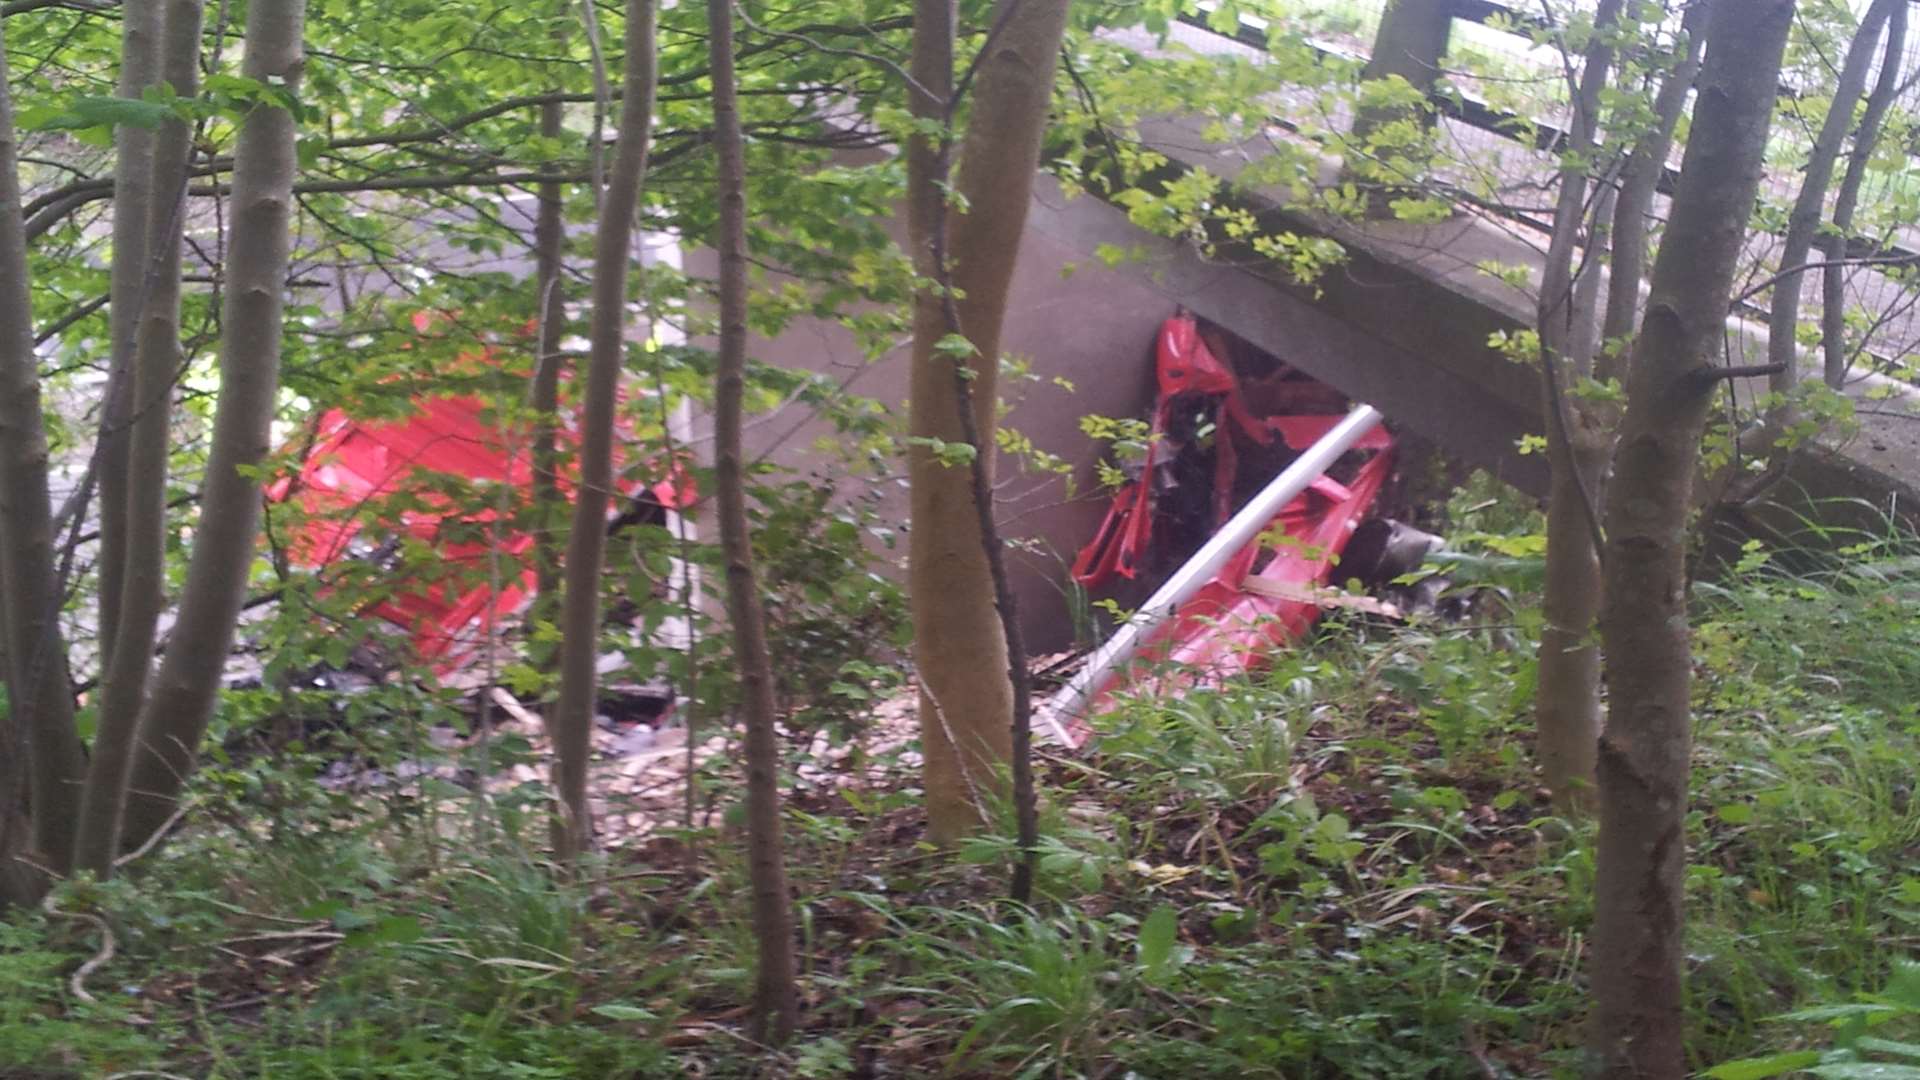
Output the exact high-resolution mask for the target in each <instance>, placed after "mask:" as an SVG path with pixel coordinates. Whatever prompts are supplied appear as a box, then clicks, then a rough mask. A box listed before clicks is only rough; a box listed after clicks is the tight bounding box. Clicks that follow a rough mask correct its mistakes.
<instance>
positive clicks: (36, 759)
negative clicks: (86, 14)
mask: <svg viewBox="0 0 1920 1080" xmlns="http://www.w3.org/2000/svg"><path fill="white" fill-rule="evenodd" d="M17 155H18V150H17V149H16V147H15V143H14V126H13V102H12V99H11V97H10V96H9V94H8V92H7V71H6V43H5V40H4V39H0V603H4V605H5V621H6V635H5V636H6V641H7V645H8V660H9V661H10V665H11V666H10V669H9V672H8V676H7V689H8V690H9V692H10V694H11V699H10V701H9V702H8V710H7V717H6V719H5V720H4V721H0V722H4V723H6V724H7V725H8V726H9V728H10V731H11V735H12V738H13V739H14V740H17V742H19V743H20V744H22V747H21V749H22V751H23V752H22V754H21V755H20V757H22V758H24V759H25V761H26V769H27V771H26V774H25V776H26V783H27V784H28V785H29V787H30V788H31V799H30V802H31V806H32V811H33V830H32V845H31V850H30V851H29V852H28V854H29V855H30V856H31V857H32V858H33V859H34V861H35V862H38V863H41V864H42V865H45V866H47V867H48V868H49V869H51V870H53V871H54V872H56V873H61V874H64V873H66V872H67V871H68V870H70V869H71V868H72V859H73V838H74V823H75V821H76V820H77V819H78V817H79V809H80V784H81V781H82V779H83V778H84V776H85V774H86V758H85V754H84V753H83V751H82V749H81V746H80V737H79V735H78V734H76V733H75V730H74V726H73V696H72V690H71V688H70V687H69V685H68V683H67V647H66V643H65V642H64V641H63V640H62V639H61V633H60V623H59V613H60V599H61V598H60V595H59V592H58V589H57V587H56V581H57V579H56V576H55V574H56V571H55V566H54V551H53V547H54V537H53V509H52V505H51V502H50V500H49V497H48V493H47V436H46V427H45V418H44V417H43V416H42V415H41V412H40V375H39V364H38V361H37V358H36V357H35V355H34V345H33V304H32V299H31V296H30V293H29V291H28V287H27V241H26V230H25V227H24V225H23V222H22V220H21V210H20V205H21V204H20V167H19V160H18V156H17ZM0 797H4V798H8V800H9V806H11V805H14V796H13V795H9V794H8V793H6V792H4V791H0Z"/></svg>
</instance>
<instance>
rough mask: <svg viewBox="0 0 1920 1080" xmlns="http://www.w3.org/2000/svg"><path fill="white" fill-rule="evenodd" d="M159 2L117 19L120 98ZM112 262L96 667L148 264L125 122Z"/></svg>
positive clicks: (149, 159) (123, 556)
mask: <svg viewBox="0 0 1920 1080" xmlns="http://www.w3.org/2000/svg"><path fill="white" fill-rule="evenodd" d="M164 11H165V5H164V4H162V3H159V2H148V3H144V4H133V5H130V6H128V7H127V8H126V9H125V11H124V12H123V13H122V16H121V22H120V88H119V94H120V96H121V97H126V98H138V97H140V96H141V95H142V94H144V93H145V92H146V91H147V89H148V88H149V87H151V86H152V85H153V84H154V82H155V81H156V80H157V79H158V78H159V77H160V63H161V61H160V52H161V47H162V45H161V43H162V41H163V40H164V33H165V31H164V29H163V27H162V25H161V24H162V20H163V19H164ZM113 144H114V169H113V265H112V268H111V278H110V284H109V286H108V290H109V293H110V295H111V296H112V300H111V306H110V307H109V308H108V350H109V352H108V356H109V359H108V362H107V387H106V396H105V404H104V406H103V407H102V408H101V410H100V445H99V450H98V454H99V463H98V465H97V466H96V467H95V471H96V475H97V476H98V483H99V487H100V556H99V570H98V572H97V574H98V577H99V601H98V612H99V614H98V618H97V621H98V623H99V625H98V626H97V627H96V628H95V630H96V633H97V640H98V642H99V651H100V670H101V671H103V672H104V671H106V670H107V669H108V668H109V667H110V666H112V664H113V648H114V646H115V645H117V644H119V637H120V604H121V602H122V600H123V599H124V598H125V596H126V572H127V555H128V553H129V551H130V550H131V544H132V537H131V536H129V535H128V533H127V513H128V511H129V509H130V507H131V503H130V501H129V499H130V496H129V492H130V491H131V490H132V484H133V478H132V476H131V475H129V472H128V470H129V469H130V468H131V466H132V461H133V450H132V432H131V430H130V429H131V422H132V417H133V411H134V405H133V400H134V396H135V394H136V393H137V391H136V389H135V387H134V381H135V378H136V376H135V374H134V363H135V359H134V354H135V353H136V352H137V351H138V349H139V339H140V311H141V308H142V307H143V300H144V297H143V296H142V294H143V293H144V292H145V286H146V275H147V269H148V260H147V240H148V236H149V234H150V232H151V230H150V229H149V228H148V222H147V219H148V218H149V217H150V216H151V215H152V211H153V177H154V173H153V166H154V161H153V147H154V132H152V131H150V130H147V129H145V128H139V127H135V126H133V125H131V124H122V125H121V126H120V127H118V128H115V129H114V133H113Z"/></svg>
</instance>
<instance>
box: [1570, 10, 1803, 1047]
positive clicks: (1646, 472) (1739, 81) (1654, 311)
mask: <svg viewBox="0 0 1920 1080" xmlns="http://www.w3.org/2000/svg"><path fill="white" fill-rule="evenodd" d="M1793 14H1794V4H1793V0H1743V2H1741V3H1737V4H1718V5H1715V10H1714V11H1713V13H1712V14H1711V15H1710V16H1709V18H1710V20H1711V25H1710V28H1709V30H1708V35H1707V55H1706V64H1705V69H1704V72H1703V74H1702V78H1701V85H1700V93H1699V100H1698V103H1697V104H1696V106H1695V108H1694V116H1693V125H1692V133H1693V134H1692V137H1691V138H1690V139H1689V140H1688V143H1687V153H1686V158H1685V161H1684V162H1683V164H1682V168H1681V175H1680V184H1679V188H1678V190H1677V191H1676V192H1675V194H1674V199H1673V207H1672V213H1671V217H1670V222H1671V223H1670V224H1669V225H1668V227H1667V235H1666V239H1665V241H1664V242H1663V243H1662V244H1661V245H1660V255H1659V258H1658V260H1657V261H1656V263H1655V265H1654V270H1653V292H1652V296H1651V297H1650V299H1649V300H1648V303H1647V315H1646V318H1645V320H1644V322H1643V323H1642V326H1641V330H1640V336H1639V339H1638V341H1637V342H1636V343H1635V346H1634V355H1633V365H1632V377H1631V379H1630V381H1629V382H1628V388H1627V395H1628V396H1627V412H1626V416H1625V418H1624V420H1623V421H1622V423H1621V432H1620V441H1619V445H1618V448H1617V449H1616V451H1615V454H1614V472H1613V479H1612V482H1611V483H1610V485H1609V487H1608V491H1607V515H1606V524H1607V556H1606V608H1605V614H1604V616H1603V618H1602V621H1601V631H1602V641H1603V644H1604V646H1605V649H1606V656H1607V680H1608V698H1609V705H1610V711H1609V714H1608V718H1607V726H1606V731H1605V734H1603V735H1602V736H1601V739H1600V756H1599V766H1598V770H1597V775H1598V780H1599V793H1600V837H1599V846H1598V855H1597V859H1598V862H1597V866H1596V869H1595V890H1594V891H1595V896H1594V911H1595V917H1594V926H1593V941H1592V948H1591V949H1590V950H1589V955H1590V956H1591V957H1592V965H1593V968H1592V970H1593V988H1594V1006H1595V1007H1594V1016H1593V1027H1592V1031H1591V1038H1592V1045H1593V1051H1594V1056H1595V1064H1596V1065H1597V1067H1598V1069H1599V1071H1600V1072H1601V1074H1602V1075H1606V1076H1622V1077H1652V1078H1660V1080H1665V1078H1668V1077H1673V1078H1677V1077H1681V1076H1684V1075H1685V1074H1686V1057H1685V1052H1684V1044H1683V1035H1684V1030H1683V1029H1684V1013H1683V1002H1682V996H1681V963H1682V957H1683V951H1682V950H1683V944H1682V930H1683V925H1682V923H1683V917H1682V900H1683V891H1682V890H1683V884H1684V877H1685V870H1686V837H1685V832H1684V829H1685V821H1686V813H1687V772H1688V759H1689V755H1690V752H1691V732H1690V731H1689V722H1690V716H1689V697H1688V695H1689V692H1690V689H1691V687H1690V674H1691V672H1690V665H1691V655H1690V652H1689V649H1688V633H1687V609H1686V599H1687V590H1686V539H1687V520H1688V516H1689V514H1690V513H1691V511H1692V509H1693V502H1692V496H1693V478H1694V472H1695V469H1696V466H1697V464H1698V461H1699V453H1700V438H1701V434H1702V432H1703V431H1704V429H1705V425H1706V418H1707V409H1708V405H1709V404H1710V402H1711V401H1712V398H1713V391H1714V388H1715V387H1716V386H1717V385H1718V382H1719V377H1718V375H1717V374H1716V370H1715V368H1714V366H1713V359H1714V357H1715V355H1716V354H1717V352H1718V349H1719V345H1720V340H1721V336H1722V335H1723V334H1724V333H1725V332H1726V319H1727V300H1728V296H1729V294H1730V292H1731V287H1732V282H1733V274H1734V269H1735V267H1736V265H1737V264H1738V261H1739V258H1740V252H1741V245H1742V242H1743V240H1744V239H1745V237H1746V230H1747V222H1748V218H1749V216H1750V215H1751V213H1752V211H1753V204H1754V197H1755V193H1756V192H1757V190H1758V188H1759V183H1760V175H1761V170H1762V166H1763V161H1764V157H1765V152H1766V143H1767V136H1768V133H1769V130H1770V124H1771V121H1772V117H1773V102H1774V94H1775V91H1776V89H1777V88H1778V86H1779V78H1780V58H1781V55H1782V53H1783V51H1784V49H1785V45H1786V39H1787V32H1788V30H1789V28H1790V27H1791V26H1792V24H1793Z"/></svg>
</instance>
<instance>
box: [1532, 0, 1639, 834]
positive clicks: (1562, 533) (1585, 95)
mask: <svg viewBox="0 0 1920 1080" xmlns="http://www.w3.org/2000/svg"><path fill="white" fill-rule="evenodd" d="M1624 5H1625V0H1601V2H1600V6H1599V7H1598V8H1597V9H1596V10H1595V13H1594V28H1595V29H1594V35H1593V42H1592V44H1590V45H1589V46H1588V47H1587V52H1586V58H1585V60H1584V62H1583V64H1582V66H1581V71H1580V77H1579V81H1578V84H1577V86H1576V87H1575V93H1574V100H1573V124H1572V130H1571V131H1570V133H1569V138H1568V145H1567V147H1566V149H1565V150H1564V151H1563V152H1562V158H1561V167H1560V194H1559V199H1558V203H1557V205H1556V206H1555V207H1554V217H1553V239H1552V242H1551V243H1550V245H1549V246H1548V249H1547V262H1546V268H1545V272H1544V274H1543V275H1542V279H1541V287H1540V312H1539V324H1540V351H1541V358H1542V360H1543V361H1544V362H1543V363H1542V364H1541V382H1542V388H1543V397H1544V401H1545V410H1546V416H1547V425H1548V439H1547V466H1548V469H1549V470H1550V472H1551V476H1552V488H1551V492H1550V494H1551V498H1550V500H1549V501H1548V503H1547V566H1546V590H1545V593H1544V595H1543V598H1542V601H1541V608H1542V613H1543V615H1544V616H1545V626H1544V627H1543V628H1542V629H1541V632H1540V659H1539V679H1538V682H1537V683H1536V687H1535V693H1534V731H1535V735H1536V752H1537V753H1538V755H1539V759H1540V771H1541V773H1542V776H1543V778H1544V780H1545V781H1546V785H1547V787H1548V788H1549V789H1550V790H1551V791H1552V792H1553V797H1554V802H1555V804H1556V805H1557V806H1559V807H1560V809H1561V810H1562V811H1565V812H1578V813H1583V812H1585V811H1586V810H1587V809H1588V808H1589V807H1590V806H1591V796H1592V790H1593V757H1594V753H1595V747H1596V745H1597V740H1598V739H1599V737H1600V650H1599V648H1598V646H1597V644H1596V643H1595V641H1594V633H1595V624H1596V620H1598V618H1599V616H1600V554H1599V550H1598V549H1597V548H1596V546H1595V545H1596V543H1597V538H1596V536H1595V533H1596V531H1597V530H1596V529H1595V528H1594V526H1595V524H1596V522H1597V519H1598V517H1599V513H1600V510H1599V506H1598V504H1597V502H1596V501H1595V500H1596V499H1598V498H1599V494H1600V487H1601V483H1602V481H1603V479H1604V477H1605V475H1606V464H1607V451H1608V450H1609V449H1610V448H1611V446H1612V442H1611V440H1612V427H1613V422H1612V420H1613V418H1612V417H1610V416H1607V415H1604V414H1603V412H1602V410H1601V409H1599V408H1597V407H1596V406H1594V405H1591V404H1588V403H1586V402H1585V401H1583V400H1581V399H1580V398H1578V397H1577V396H1575V395H1574V394H1573V393H1572V391H1573V390H1575V389H1576V388H1577V387H1578V385H1579V384H1580V382H1582V381H1583V380H1585V379H1586V378H1588V377H1589V376H1591V375H1592V374H1593V353H1594V336H1595V333H1596V330H1597V327H1596V323H1597V320H1598V318H1599V316H1598V313H1597V312H1596V311H1595V310H1594V304H1593V299H1594V295H1595V292H1596V291H1597V286H1598V282H1599V277H1600V251H1601V248H1602V247H1603V246H1604V240H1603V239H1602V237H1604V236H1605V230H1604V228H1602V227H1600V224H1601V223H1600V221H1599V215H1598V214H1596V215H1595V217H1596V227H1595V228H1594V229H1593V231H1592V239H1590V240H1589V241H1588V244H1587V248H1586V251H1585V252H1584V253H1578V252H1576V250H1575V247H1576V244H1577V242H1578V239H1579V235H1580V232H1581V227H1582V226H1583V225H1585V224H1586V221H1587V216H1586V215H1587V210H1586V207H1587V174H1588V172H1589V171H1590V170H1592V168H1593V167H1594V161H1593V158H1594V155H1595V151H1596V150H1597V149H1598V146H1597V144H1596V142H1595V137H1594V136H1595V132H1596V131H1598V129H1599V124H1600V93H1601V90H1602V89H1603V88H1604V87H1605V86H1606V82H1607V73H1608V70H1609V69H1610V68H1611V67H1612V65H1613V46H1612V44H1611V43H1610V42H1609V40H1608V36H1609V35H1611V34H1613V33H1615V32H1616V31H1617V29H1618V26H1619V22H1620V12H1621V8H1622V7H1623V6H1624ZM1576 254H1581V255H1582V264H1581V266H1580V268H1579V269H1578V270H1577V271H1576V269H1575V267H1574V259H1575V256H1576Z"/></svg>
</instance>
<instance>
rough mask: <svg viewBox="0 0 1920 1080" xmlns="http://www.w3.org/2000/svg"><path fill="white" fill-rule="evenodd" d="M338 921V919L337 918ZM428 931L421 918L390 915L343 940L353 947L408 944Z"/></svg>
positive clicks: (345, 943) (344, 943) (417, 939)
mask: <svg viewBox="0 0 1920 1080" xmlns="http://www.w3.org/2000/svg"><path fill="white" fill-rule="evenodd" d="M336 922H337V920H336ZM425 933H426V931H425V930H423V929H422V928H421V926H420V920H419V919H415V918H412V917H411V916H406V915H389V916H387V917H386V918H383V919H380V920H379V921H377V922H375V923H374V924H373V925H372V926H370V927H365V928H362V929H359V930H355V931H353V932H352V933H350V934H348V935H347V938H346V940H345V941H343V942H341V944H343V945H347V946H350V947H353V948H362V947H365V946H368V945H406V944H409V943H411V942H415V941H419V940H420V939H421V937H423V936H425Z"/></svg>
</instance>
